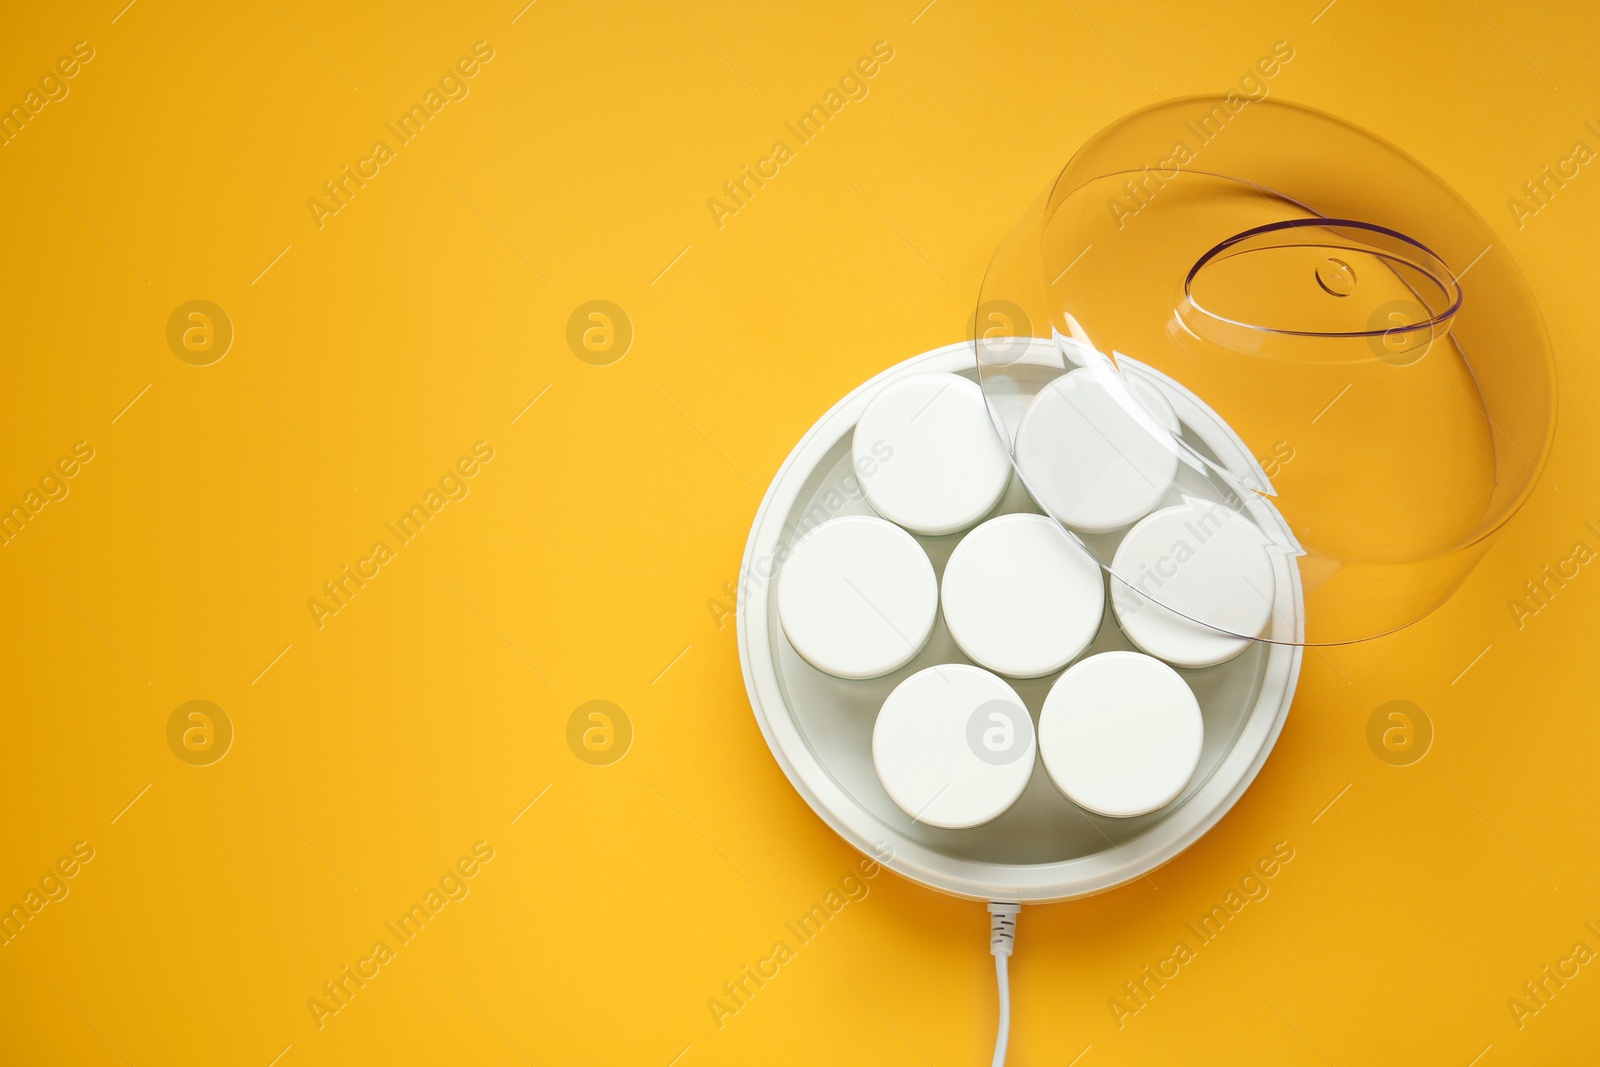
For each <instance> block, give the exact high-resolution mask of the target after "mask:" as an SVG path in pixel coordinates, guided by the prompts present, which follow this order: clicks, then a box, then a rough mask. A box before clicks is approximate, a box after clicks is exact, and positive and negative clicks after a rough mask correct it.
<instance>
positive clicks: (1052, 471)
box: [1017, 368, 1178, 533]
mask: <svg viewBox="0 0 1600 1067" xmlns="http://www.w3.org/2000/svg"><path fill="white" fill-rule="evenodd" d="M1102 375H1110V376H1112V377H1113V378H1115V377H1116V372H1115V371H1113V370H1109V369H1094V368H1083V369H1080V370H1075V371H1072V372H1071V373H1070V374H1064V375H1062V376H1061V377H1059V378H1055V379H1052V380H1051V381H1050V383H1049V384H1048V385H1046V386H1045V387H1044V388H1043V389H1041V390H1039V393H1038V395H1037V396H1035V397H1034V398H1033V402H1032V403H1031V404H1029V405H1028V410H1027V412H1026V413H1025V414H1024V415H1023V416H1022V423H1021V425H1020V426H1018V427H1017V467H1018V469H1020V470H1021V471H1022V476H1023V478H1024V480H1026V482H1027V484H1028V488H1029V490H1030V491H1031V492H1032V493H1033V495H1034V497H1035V498H1036V499H1037V500H1038V502H1039V506H1040V507H1042V508H1044V510H1045V511H1047V512H1049V513H1050V514H1051V515H1054V516H1055V517H1056V518H1057V519H1059V520H1061V521H1062V522H1063V523H1065V524H1066V525H1068V526H1071V527H1074V528H1075V529H1079V530H1084V531H1086V532H1089V533H1108V532H1110V531H1112V530H1120V529H1122V528H1123V527H1124V526H1127V525H1128V524H1129V523H1132V522H1134V521H1135V520H1137V519H1138V518H1139V517H1140V516H1142V515H1144V514H1146V513H1147V512H1148V511H1149V510H1150V509H1151V508H1153V507H1155V506H1156V505H1157V504H1159V503H1160V502H1161V498H1162V497H1164V496H1166V495H1167V490H1169V489H1171V488H1172V481H1173V479H1174V478H1175V477H1176V476H1177V473H1178V454H1177V450H1176V443H1175V442H1174V441H1173V440H1172V437H1171V435H1170V433H1169V432H1168V427H1167V425H1165V424H1164V423H1165V415H1164V413H1160V414H1157V415H1152V414H1151V413H1150V412H1149V411H1148V410H1145V403H1146V401H1147V399H1148V398H1145V399H1144V400H1142V399H1141V398H1140V397H1139V396H1137V395H1136V394H1135V393H1133V392H1132V391H1131V389H1124V390H1121V392H1122V397H1123V399H1124V400H1126V401H1127V403H1129V404H1137V405H1139V407H1140V409H1141V410H1140V411H1139V412H1138V414H1135V413H1133V412H1131V411H1129V410H1128V409H1127V408H1125V407H1124V406H1123V403H1122V402H1120V401H1119V399H1118V398H1117V397H1116V396H1114V395H1113V394H1112V393H1111V391H1110V390H1108V388H1107V386H1106V385H1105V384H1104V383H1103V382H1102V381H1101V376H1102ZM1127 380H1128V379H1122V381H1127ZM1168 406H1169V407H1170V405H1168Z"/></svg>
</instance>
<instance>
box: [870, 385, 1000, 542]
mask: <svg viewBox="0 0 1600 1067" xmlns="http://www.w3.org/2000/svg"><path fill="white" fill-rule="evenodd" d="M851 452H852V459H853V460H854V462H855V469H856V474H857V476H858V477H859V478H860V480H861V489H862V492H863V493H865V494H866V497H867V502H868V503H869V504H871V505H872V506H873V508H874V509H875V510H876V511H877V512H878V514H880V515H882V516H883V517H884V518H886V519H889V520H891V521H892V522H897V523H899V524H900V525H901V526H904V527H905V528H906V529H908V530H912V531H914V532H916V533H920V534H935V535H937V534H948V533H954V532H956V531H957V530H964V529H966V528H967V527H968V526H971V525H972V524H973V523H975V522H977V521H978V520H979V519H981V518H983V517H984V516H985V515H987V514H988V513H989V511H990V510H991V509H992V508H993V507H994V506H995V504H997V503H999V501H1000V497H1001V495H1002V494H1003V493H1004V492H1005V490H1006V485H1007V483H1008V482H1009V481H1010V478H1011V460H1010V459H1009V457H1007V455H1006V450H1005V448H1004V447H1003V446H1002V445H1001V443H1000V438H999V436H998V435H997V434H996V432H995V427H994V423H993V422H992V421H991V420H990V418H989V409H988V408H987V407H986V406H985V405H984V400H983V390H982V389H981V388H979V387H978V383H977V382H974V381H971V380H969V379H967V378H963V377H961V376H960V375H959V374H946V373H933V374H917V375H913V376H911V377H909V378H904V379H901V380H900V381H897V382H891V383H890V384H889V385H886V386H884V388H883V389H882V390H880V391H879V393H878V395H877V396H874V397H873V398H872V400H871V402H870V403H868V404H867V408H866V410H865V411H863V412H862V413H861V418H860V420H858V421H857V423H856V429H855V436H854V438H852V440H851Z"/></svg>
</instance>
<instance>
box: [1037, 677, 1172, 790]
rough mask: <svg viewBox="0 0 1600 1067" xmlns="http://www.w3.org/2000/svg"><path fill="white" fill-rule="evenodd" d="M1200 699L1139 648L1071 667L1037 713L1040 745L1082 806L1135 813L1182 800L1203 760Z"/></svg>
mask: <svg viewBox="0 0 1600 1067" xmlns="http://www.w3.org/2000/svg"><path fill="white" fill-rule="evenodd" d="M1203 735H1204V725H1203V723H1202V721H1201V717H1200V703H1199V701H1197V700H1196V699H1195V696H1194V693H1193V691H1192V690H1190V688H1189V686H1188V684H1187V683H1186V682H1185V681H1184V680H1183V678H1182V677H1181V676H1180V675H1179V674H1178V672H1177V671H1175V670H1173V669H1172V668H1171V667H1168V666H1167V665H1166V664H1165V663H1162V662H1160V661H1159V660H1155V659H1151V658H1150V657H1149V656H1143V655H1140V654H1139V653H1137V652H1102V653H1101V654H1100V655H1098V656H1090V657H1089V658H1088V659H1086V660H1083V661H1082V662H1080V663H1075V664H1073V665H1072V666H1071V667H1069V668H1068V669H1067V670H1066V672H1065V673H1063V674H1062V675H1061V677H1060V678H1059V679H1057V680H1056V684H1055V685H1054V686H1052V687H1051V689H1050V694H1049V695H1048V696H1046V697H1045V701H1044V708H1043V709H1042V710H1041V711H1040V713H1039V752H1040V755H1042V756H1043V757H1044V766H1045V770H1046V771H1048V772H1049V774H1050V779H1051V781H1053V782H1055V784H1056V788H1057V789H1060V790H1061V792H1063V793H1065V794H1066V796H1067V799H1069V800H1071V801H1072V802H1073V803H1074V804H1077V805H1078V806H1079V807H1083V808H1087V809H1089V810H1090V811H1092V812H1096V813H1098V814H1100V815H1110V816H1115V817H1118V818H1130V817H1132V816H1134V815H1144V814H1147V813H1149V812H1152V811H1155V810H1156V809H1157V808H1160V807H1164V806H1165V805H1167V804H1170V803H1172V801H1173V800H1175V799H1177V796H1178V794H1179V793H1181V792H1183V787H1184V786H1185V785H1187V784H1188V782H1189V779H1190V778H1191V777H1193V776H1194V771H1195V767H1197V766H1198V765H1199V763H1200V742H1201V739H1202V737H1203Z"/></svg>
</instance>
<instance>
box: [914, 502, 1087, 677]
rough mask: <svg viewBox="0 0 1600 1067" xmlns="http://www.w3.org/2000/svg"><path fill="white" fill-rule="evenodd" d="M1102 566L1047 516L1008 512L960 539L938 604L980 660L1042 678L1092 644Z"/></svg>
mask: <svg viewBox="0 0 1600 1067" xmlns="http://www.w3.org/2000/svg"><path fill="white" fill-rule="evenodd" d="M1105 596H1106V594H1105V583H1104V579H1103V578H1102V577H1101V573H1100V565H1099V564H1098V563H1096V562H1095V561H1094V559H1093V558H1092V557H1091V556H1090V555H1089V553H1088V552H1086V551H1084V549H1083V547H1082V546H1081V545H1079V544H1078V543H1077V542H1076V541H1074V540H1073V539H1072V537H1071V535H1070V534H1068V533H1067V532H1066V531H1065V530H1063V529H1062V528H1061V527H1060V526H1059V525H1057V524H1056V522H1055V520H1053V519H1050V518H1047V517H1045V516H1043V515H1026V514H1018V515H1002V516H1000V517H999V518H994V519H990V520H989V521H988V522H986V523H984V524H983V525H982V526H979V527H978V528H977V529H976V530H973V531H972V532H971V533H969V534H967V536H966V537H964V538H962V540H961V543H960V544H958V545H957V546H956V548H955V551H954V552H952V553H951V554H950V562H949V563H947V564H945V568H944V580H943V583H942V584H941V586H940V603H941V605H942V607H943V611H944V621H945V624H946V625H947V626H949V627H950V636H951V637H953V638H955V642H956V644H957V645H958V646H960V648H961V651H963V652H965V653H966V654H967V655H968V656H970V657H971V658H972V659H973V660H975V661H977V662H978V663H979V664H981V665H983V666H985V667H987V668H989V669H990V670H992V671H997V672H998V673H1000V674H1006V675H1010V676H1011V677H1013V678H1038V677H1041V676H1043V675H1046V674H1050V673H1053V672H1055V671H1058V670H1060V669H1061V668H1062V667H1065V666H1066V665H1067V664H1068V663H1070V662H1072V660H1073V659H1075V658H1076V657H1077V656H1078V655H1079V654H1080V653H1081V652H1083V650H1084V649H1085V648H1087V647H1089V642H1090V641H1092V640H1094V635H1095V632H1096V631H1097V630H1099V629H1100V620H1101V618H1102V617H1103V616H1104V614H1105Z"/></svg>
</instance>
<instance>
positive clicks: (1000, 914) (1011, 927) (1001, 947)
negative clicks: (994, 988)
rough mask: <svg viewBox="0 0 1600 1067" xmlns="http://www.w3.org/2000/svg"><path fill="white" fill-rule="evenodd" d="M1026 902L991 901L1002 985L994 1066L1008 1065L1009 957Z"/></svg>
mask: <svg viewBox="0 0 1600 1067" xmlns="http://www.w3.org/2000/svg"><path fill="white" fill-rule="evenodd" d="M1021 910H1022V905H1020V904H1011V903H1006V902H1004V901H998V900H991V901H990V902H989V952H990V953H991V954H992V955H993V956H994V975H995V982H996V984H997V985H998V986H999V989H1000V1026H999V1030H998V1032H997V1033H996V1034H995V1039H994V1064H993V1067H1005V1062H1006V1043H1007V1042H1008V1041H1009V1040H1010V1038H1011V976H1010V973H1009V970H1008V967H1007V964H1006V960H1008V959H1010V957H1011V944H1012V942H1013V941H1014V940H1015V939H1016V936H1017V912H1019V911H1021Z"/></svg>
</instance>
